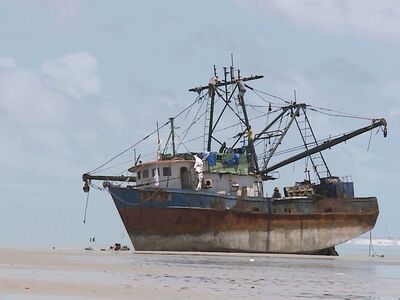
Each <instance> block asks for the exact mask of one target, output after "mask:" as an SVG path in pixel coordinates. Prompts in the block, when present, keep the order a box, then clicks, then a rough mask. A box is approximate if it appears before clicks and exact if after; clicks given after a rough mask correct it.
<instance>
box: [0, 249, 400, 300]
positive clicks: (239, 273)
mask: <svg viewBox="0 0 400 300" xmlns="http://www.w3.org/2000/svg"><path fill="white" fill-rule="evenodd" d="M0 266H1V268H0V296H1V297H0V299H7V300H11V299H14V300H21V299H206V298H208V299H294V298H299V297H300V298H306V299H321V298H326V299H400V260H398V259H390V258H368V257H317V256H294V255H263V254H225V253H215V254H213V253H163V254H161V253H154V252H152V253H145V252H115V251H105V252H103V251H97V250H96V251H62V250H18V249H1V250H0Z"/></svg>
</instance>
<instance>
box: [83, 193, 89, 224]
mask: <svg viewBox="0 0 400 300" xmlns="http://www.w3.org/2000/svg"><path fill="white" fill-rule="evenodd" d="M88 203H89V192H87V196H86V205H85V214H84V215H83V224H85V223H86V213H87V208H88Z"/></svg>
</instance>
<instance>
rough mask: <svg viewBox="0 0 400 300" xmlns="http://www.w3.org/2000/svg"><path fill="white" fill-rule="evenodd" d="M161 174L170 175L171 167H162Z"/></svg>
mask: <svg viewBox="0 0 400 300" xmlns="http://www.w3.org/2000/svg"><path fill="white" fill-rule="evenodd" d="M163 176H171V168H170V167H164V168H163Z"/></svg>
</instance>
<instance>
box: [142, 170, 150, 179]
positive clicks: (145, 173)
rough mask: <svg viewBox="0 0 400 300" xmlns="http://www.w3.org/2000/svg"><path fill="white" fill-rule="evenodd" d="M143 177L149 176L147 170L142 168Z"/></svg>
mask: <svg viewBox="0 0 400 300" xmlns="http://www.w3.org/2000/svg"><path fill="white" fill-rule="evenodd" d="M143 178H149V170H143Z"/></svg>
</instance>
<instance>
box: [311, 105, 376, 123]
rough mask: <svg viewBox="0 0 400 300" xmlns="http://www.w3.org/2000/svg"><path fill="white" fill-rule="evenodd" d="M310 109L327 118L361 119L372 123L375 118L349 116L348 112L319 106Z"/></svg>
mask: <svg viewBox="0 0 400 300" xmlns="http://www.w3.org/2000/svg"><path fill="white" fill-rule="evenodd" d="M307 106H308V109H310V110H312V111H315V112H318V113H321V114H324V115H327V116H332V117H340V118H350V119H360V120H368V121H372V120H373V118H369V117H365V116H359V115H353V114H349V113H346V112H341V111H338V110H333V109H329V108H323V107H318V106H312V105H307Z"/></svg>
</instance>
